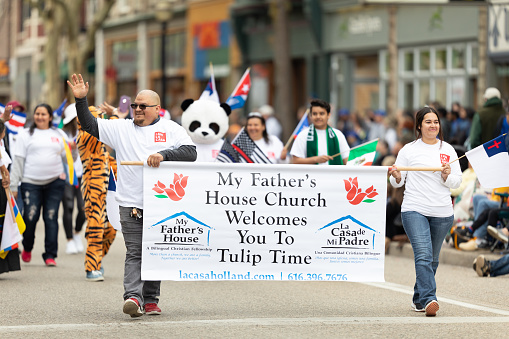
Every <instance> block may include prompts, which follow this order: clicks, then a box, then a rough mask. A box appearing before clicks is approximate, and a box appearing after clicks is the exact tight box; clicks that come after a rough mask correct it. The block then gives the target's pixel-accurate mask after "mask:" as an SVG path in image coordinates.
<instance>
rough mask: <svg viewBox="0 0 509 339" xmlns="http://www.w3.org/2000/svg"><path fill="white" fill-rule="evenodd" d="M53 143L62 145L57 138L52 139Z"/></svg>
mask: <svg viewBox="0 0 509 339" xmlns="http://www.w3.org/2000/svg"><path fill="white" fill-rule="evenodd" d="M51 142H56V143H57V144H59V143H60V139H59V138H57V137H51Z"/></svg>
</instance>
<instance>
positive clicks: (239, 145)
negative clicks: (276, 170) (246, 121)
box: [232, 128, 271, 164]
mask: <svg viewBox="0 0 509 339" xmlns="http://www.w3.org/2000/svg"><path fill="white" fill-rule="evenodd" d="M232 147H233V148H234V149H235V150H236V151H237V152H238V153H239V155H240V159H241V162H247V163H258V164H270V163H271V162H270V160H269V158H267V156H266V155H265V153H263V152H262V150H261V149H260V148H259V147H258V146H257V145H256V144H255V143H254V141H253V139H251V138H250V137H249V135H248V134H247V132H246V130H245V129H244V128H243V129H242V130H241V131H240V132H239V134H237V136H236V137H235V139H233V141H232Z"/></svg>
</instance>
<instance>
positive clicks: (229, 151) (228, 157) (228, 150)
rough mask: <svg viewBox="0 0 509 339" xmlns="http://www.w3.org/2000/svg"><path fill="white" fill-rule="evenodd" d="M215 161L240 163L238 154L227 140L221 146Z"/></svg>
mask: <svg viewBox="0 0 509 339" xmlns="http://www.w3.org/2000/svg"><path fill="white" fill-rule="evenodd" d="M216 161H218V162H229V163H234V162H240V158H239V154H238V153H237V151H236V150H235V149H234V148H233V146H232V145H231V144H230V142H229V141H228V140H226V139H225V140H224V143H223V146H222V147H221V150H220V151H219V154H218V155H217V158H216Z"/></svg>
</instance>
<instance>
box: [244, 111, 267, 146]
mask: <svg viewBox="0 0 509 339" xmlns="http://www.w3.org/2000/svg"><path fill="white" fill-rule="evenodd" d="M254 118H257V119H260V121H261V122H262V125H263V127H265V129H264V130H263V132H262V136H263V140H265V142H266V143H269V134H268V133H267V126H265V118H264V117H263V116H262V114H261V113H258V112H251V113H249V114H248V116H247V120H246V132H247V123H248V122H249V119H254Z"/></svg>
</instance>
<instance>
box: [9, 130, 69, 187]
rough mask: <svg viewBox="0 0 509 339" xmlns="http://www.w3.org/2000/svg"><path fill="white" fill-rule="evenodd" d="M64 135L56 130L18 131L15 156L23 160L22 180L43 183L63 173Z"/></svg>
mask: <svg viewBox="0 0 509 339" xmlns="http://www.w3.org/2000/svg"><path fill="white" fill-rule="evenodd" d="M64 136H65V134H64V133H63V132H62V131H61V130H58V129H55V128H49V129H38V128H36V129H34V134H32V135H30V132H29V130H28V129H23V130H20V131H19V133H18V137H17V140H16V150H15V152H14V155H15V156H18V157H22V158H25V167H24V171H23V178H28V179H32V180H38V181H44V180H50V179H53V178H57V177H59V176H60V174H62V173H63V172H64V166H63V163H62V156H65V150H64Z"/></svg>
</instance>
